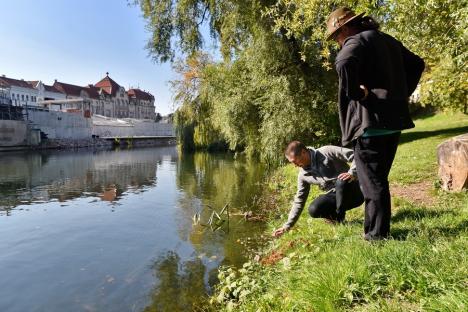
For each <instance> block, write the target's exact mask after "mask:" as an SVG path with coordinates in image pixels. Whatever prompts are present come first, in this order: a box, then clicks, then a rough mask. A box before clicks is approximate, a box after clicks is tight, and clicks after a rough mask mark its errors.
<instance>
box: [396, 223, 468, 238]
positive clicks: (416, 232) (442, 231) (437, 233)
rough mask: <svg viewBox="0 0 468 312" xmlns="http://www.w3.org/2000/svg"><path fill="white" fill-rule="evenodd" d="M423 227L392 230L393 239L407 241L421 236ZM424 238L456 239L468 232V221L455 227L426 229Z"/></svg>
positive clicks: (430, 227)
mask: <svg viewBox="0 0 468 312" xmlns="http://www.w3.org/2000/svg"><path fill="white" fill-rule="evenodd" d="M421 231H422V229H421V227H419V226H418V227H414V228H392V230H391V233H390V235H391V237H392V238H393V239H395V240H407V239H408V237H411V236H421ZM424 232H426V233H425V234H424V237H428V238H429V239H434V238H437V237H441V236H452V237H456V236H458V235H460V234H462V233H467V232H468V220H463V221H461V222H459V223H458V224H454V225H453V226H433V227H432V226H428V227H426V228H424Z"/></svg>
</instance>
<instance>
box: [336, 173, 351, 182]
mask: <svg viewBox="0 0 468 312" xmlns="http://www.w3.org/2000/svg"><path fill="white" fill-rule="evenodd" d="M338 179H340V180H343V181H352V180H354V177H353V175H352V174H351V173H349V172H343V173H340V174H339V175H338Z"/></svg>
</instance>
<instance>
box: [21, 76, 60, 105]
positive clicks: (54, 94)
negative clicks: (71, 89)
mask: <svg viewBox="0 0 468 312" xmlns="http://www.w3.org/2000/svg"><path fill="white" fill-rule="evenodd" d="M28 83H29V84H30V85H31V86H32V87H33V88H34V89H36V90H37V92H38V94H37V102H42V101H51V100H61V99H65V98H66V97H65V94H63V93H62V92H60V90H58V89H56V88H55V87H54V86H49V85H46V84H44V83H43V82H42V81H40V80H39V81H37V80H36V81H28Z"/></svg>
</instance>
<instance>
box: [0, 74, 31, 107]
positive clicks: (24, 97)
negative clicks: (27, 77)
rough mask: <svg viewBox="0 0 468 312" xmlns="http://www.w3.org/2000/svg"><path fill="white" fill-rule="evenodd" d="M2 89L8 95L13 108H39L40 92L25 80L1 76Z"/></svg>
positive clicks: (0, 87)
mask: <svg viewBox="0 0 468 312" xmlns="http://www.w3.org/2000/svg"><path fill="white" fill-rule="evenodd" d="M0 89H1V90H2V93H7V94H8V95H9V98H10V99H11V104H12V105H13V106H37V100H38V95H39V92H38V90H37V89H35V88H34V87H33V86H32V85H31V84H30V83H28V82H27V81H24V80H18V79H13V78H8V77H6V76H5V75H3V76H0Z"/></svg>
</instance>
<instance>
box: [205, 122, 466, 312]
mask: <svg viewBox="0 0 468 312" xmlns="http://www.w3.org/2000/svg"><path fill="white" fill-rule="evenodd" d="M415 123H416V128H414V129H412V130H410V131H406V132H405V133H403V134H402V137H401V143H400V146H399V149H398V152H397V155H396V158H395V162H394V166H393V168H392V171H391V174H390V182H391V185H392V196H393V198H392V205H393V210H392V229H391V235H392V237H393V239H390V240H388V241H383V242H377V243H372V244H370V243H368V242H366V241H364V240H363V239H362V237H361V236H362V228H363V219H364V216H363V209H362V207H361V208H357V209H354V210H353V211H351V212H349V213H348V214H347V217H346V222H345V224H343V225H330V224H326V223H325V222H324V221H323V220H321V219H311V218H309V217H308V216H307V214H306V213H305V212H304V213H303V215H302V217H301V218H300V220H299V222H298V223H297V224H296V226H295V227H294V228H293V230H291V231H290V232H288V233H287V234H285V235H284V236H283V237H281V238H280V239H278V240H272V241H271V243H270V244H269V246H268V248H266V249H265V250H263V251H261V252H260V253H258V254H256V255H254V254H253V255H251V258H252V260H251V261H250V262H248V263H246V264H245V265H244V268H243V269H240V270H235V269H232V268H224V269H222V270H221V271H220V274H219V278H220V285H219V286H218V290H217V292H216V293H215V294H214V295H213V297H212V299H211V301H212V302H213V307H215V310H219V309H224V310H232V309H234V310H240V311H349V310H353V311H464V310H466V309H467V307H468V294H467V293H466V287H467V286H468V278H467V276H468V258H467V253H466V246H467V243H468V242H467V238H468V235H467V234H468V224H467V222H466V220H467V219H468V193H467V192H466V191H465V192H462V193H446V192H444V191H442V190H440V189H439V188H438V182H437V181H438V179H437V158H436V147H437V145H438V144H440V143H441V142H442V141H444V140H446V139H448V138H450V137H453V136H455V135H458V134H462V133H466V132H468V117H467V115H463V114H453V115H445V114H438V115H435V116H429V117H424V118H420V119H418V120H416V122H415ZM296 176H297V169H295V168H293V167H292V166H290V165H288V166H285V167H282V168H279V169H278V170H277V171H276V172H275V174H273V176H272V178H271V179H270V181H269V183H268V187H267V190H266V192H265V193H266V196H264V197H265V201H266V202H267V203H268V206H269V207H270V208H271V209H270V210H269V215H270V219H269V220H270V221H269V222H268V230H267V234H268V235H269V234H270V233H271V232H272V231H273V229H274V228H276V227H278V226H280V225H281V224H283V223H284V221H285V220H286V218H287V213H288V211H289V208H290V202H291V200H292V198H293V196H294V193H295V191H296V189H295V188H296ZM317 194H318V190H317V189H316V188H312V190H311V195H310V196H309V201H308V203H310V201H311V200H312V199H313V198H314V197H315V196H316V195H317Z"/></svg>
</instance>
